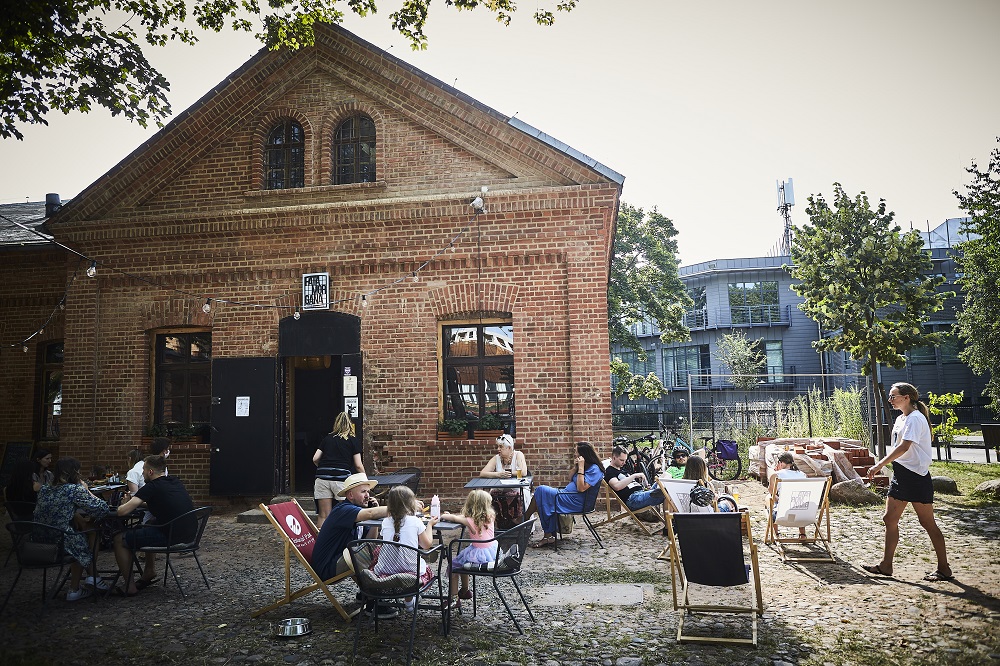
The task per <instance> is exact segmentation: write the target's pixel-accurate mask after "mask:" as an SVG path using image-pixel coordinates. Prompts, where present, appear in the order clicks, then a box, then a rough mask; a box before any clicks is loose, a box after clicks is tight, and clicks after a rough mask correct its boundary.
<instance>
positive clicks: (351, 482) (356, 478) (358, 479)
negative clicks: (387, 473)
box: [337, 472, 378, 497]
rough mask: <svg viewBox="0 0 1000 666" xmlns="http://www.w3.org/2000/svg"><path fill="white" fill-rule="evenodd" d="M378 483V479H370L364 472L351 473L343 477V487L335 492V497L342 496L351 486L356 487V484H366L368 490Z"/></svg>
mask: <svg viewBox="0 0 1000 666" xmlns="http://www.w3.org/2000/svg"><path fill="white" fill-rule="evenodd" d="M377 485H378V481H372V480H371V479H369V478H368V475H367V474H365V473H364V472H360V473H358V474H351V475H350V476H349V477H347V478H346V479H344V487H343V488H341V489H340V490H339V491H338V492H337V497H344V496H346V495H347V491H348V490H351V489H352V488H357V487H358V486H368V490H371V489H372V488H374V487H375V486H377Z"/></svg>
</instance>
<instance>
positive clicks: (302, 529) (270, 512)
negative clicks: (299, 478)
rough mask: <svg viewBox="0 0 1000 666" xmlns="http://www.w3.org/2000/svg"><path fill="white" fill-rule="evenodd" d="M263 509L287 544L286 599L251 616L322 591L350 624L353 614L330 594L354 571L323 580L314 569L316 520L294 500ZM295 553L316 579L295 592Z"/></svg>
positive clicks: (261, 507)
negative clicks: (293, 585)
mask: <svg viewBox="0 0 1000 666" xmlns="http://www.w3.org/2000/svg"><path fill="white" fill-rule="evenodd" d="M260 510H261V511H263V512H264V515H265V516H267V519H268V520H270V521H271V525H273V526H274V529H275V530H277V531H278V534H280V535H281V540H282V541H283V542H284V544H285V596H284V597H282V598H281V599H279V600H278V601H276V602H274V603H273V604H270V605H268V606H265V607H263V608H260V609H258V610H255V611H254V612H253V613H252V614H251V617H257V616H258V615H262V614H263V613H267V612H268V611H272V610H274V609H275V608H278V607H280V606H283V605H285V604H288V603H291V602H292V601H294V600H295V599H298V598H299V597H302V596H305V595H307V594H310V593H312V592H316V591H317V590H319V591H321V592H323V594H325V595H326V597H327V599H329V600H330V603H331V604H333V607H334V608H335V609H336V610H337V612H338V613H340V616H341V617H342V618H344V620H346V621H347V622H350V621H351V614H350V613H348V612H347V611H345V610H344V607H343V606H341V605H340V602H339V601H337V597H335V596H334V595H333V592H331V591H330V586H332V585H333V584H335V583H337V582H339V581H342V580H344V579H345V578H350V577H351V576H352V572H351V571H350V570H349V569H348V570H347V571H345V572H344V573H341V574H338V575H336V576H334V577H333V578H329V579H327V580H323V579H322V578H320V577H319V574H317V573H316V571H315V570H314V569H313V568H312V553H313V546H315V545H316V534H317V533H318V530H317V529H316V525H315V524H314V523H313V521H312V520H310V519H309V516H307V515H306V512H305V511H303V510H302V506H301V505H300V504H299V503H298V502H297V501H295V500H294V499H293V500H291V501H289V502H282V503H280V504H271V505H265V504H263V503H261V505H260ZM292 553H294V554H295V557H296V558H297V559H298V560H299V563H300V564H302V567H303V568H304V569H305V570H306V572H307V573H308V574H309V575H310V576H311V577H312V580H313V582H312V584H311V585H306V586H305V587H300V588H299V589H297V590H292Z"/></svg>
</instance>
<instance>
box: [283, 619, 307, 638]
mask: <svg viewBox="0 0 1000 666" xmlns="http://www.w3.org/2000/svg"><path fill="white" fill-rule="evenodd" d="M311 633H312V625H310V624H309V618H306V617H290V618H288V619H285V620H281V621H280V622H277V623H275V630H274V635H275V636H277V637H278V638H294V637H296V636H305V635H306V634H311Z"/></svg>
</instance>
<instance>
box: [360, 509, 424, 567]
mask: <svg viewBox="0 0 1000 666" xmlns="http://www.w3.org/2000/svg"><path fill="white" fill-rule="evenodd" d="M425 529H427V526H426V525H424V521H422V520H420V519H419V518H417V517H416V516H407V517H406V518H405V519H403V524H402V526H401V529H400V530H399V543H402V544H406V545H407V546H413V547H414V548H420V543H419V542H418V540H417V537H419V536H420V535H421V534H423V532H424V530H425ZM394 536H396V523H395V521H394V520H393V518H392V516H386V517H385V518H383V519H382V532H381V536H380V537H379V538H380V539H382V540H383V541H392V540H393V537H394ZM406 552H407V556H409V554H410V552H411V551H406ZM403 564H404V563H401V562H399V561H398V560H395V558H388V557H387V558H382V557H380V558H379V560H378V562H376V563H375V568H374V569H373V570H374V571H375V573H377V574H379V575H380V576H388V575H389V574H394V573H423V572H424V570H425V569H426V568H427V565H426V564H425V563H424V561H423V559H421V560H420V565H419V571H413V569H412V564H409V565H407V566H405V567H404V566H402V565H403Z"/></svg>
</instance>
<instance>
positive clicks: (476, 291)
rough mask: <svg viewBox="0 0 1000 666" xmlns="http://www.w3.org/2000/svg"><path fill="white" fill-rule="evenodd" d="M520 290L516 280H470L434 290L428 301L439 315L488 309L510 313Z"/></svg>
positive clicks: (494, 311) (479, 311)
mask: <svg viewBox="0 0 1000 666" xmlns="http://www.w3.org/2000/svg"><path fill="white" fill-rule="evenodd" d="M517 293H518V287H517V285H513V284H502V283H497V282H490V283H485V284H481V285H477V284H475V283H468V282H466V283H462V284H457V285H451V286H447V287H441V288H439V289H432V290H430V291H429V292H427V302H428V305H429V306H430V308H431V311H432V312H433V313H434V317H435V318H437V319H450V318H453V317H455V316H456V315H469V314H486V313H496V314H504V315H508V316H509V314H510V313H512V312H513V311H514V304H515V303H516V302H517Z"/></svg>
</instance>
